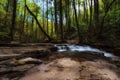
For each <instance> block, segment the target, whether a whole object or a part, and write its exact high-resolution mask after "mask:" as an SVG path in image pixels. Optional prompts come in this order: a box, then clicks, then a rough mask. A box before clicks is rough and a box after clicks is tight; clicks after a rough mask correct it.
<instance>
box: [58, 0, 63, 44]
mask: <svg viewBox="0 0 120 80" xmlns="http://www.w3.org/2000/svg"><path fill="white" fill-rule="evenodd" d="M59 5H60V6H59V9H60V34H61V36H60V38H61V41H62V42H63V41H64V36H63V10H62V0H60V4H59Z"/></svg>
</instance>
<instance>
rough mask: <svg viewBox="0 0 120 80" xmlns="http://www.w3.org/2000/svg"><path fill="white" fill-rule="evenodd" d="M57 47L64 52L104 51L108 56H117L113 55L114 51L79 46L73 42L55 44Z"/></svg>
mask: <svg viewBox="0 0 120 80" xmlns="http://www.w3.org/2000/svg"><path fill="white" fill-rule="evenodd" d="M55 47H57V48H58V52H64V51H79V52H86V51H90V52H97V53H104V56H106V57H117V56H115V55H113V54H112V53H109V52H106V51H102V50H99V49H97V48H93V47H90V46H79V45H73V44H62V45H57V44H56V45H55Z"/></svg>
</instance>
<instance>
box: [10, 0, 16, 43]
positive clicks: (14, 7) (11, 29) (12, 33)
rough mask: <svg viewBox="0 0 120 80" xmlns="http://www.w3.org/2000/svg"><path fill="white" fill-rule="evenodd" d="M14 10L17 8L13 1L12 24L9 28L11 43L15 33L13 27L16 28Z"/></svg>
mask: <svg viewBox="0 0 120 80" xmlns="http://www.w3.org/2000/svg"><path fill="white" fill-rule="evenodd" d="M16 8H17V0H13V14H12V24H11V28H10V36H11V41H13V40H14V33H15V26H16Z"/></svg>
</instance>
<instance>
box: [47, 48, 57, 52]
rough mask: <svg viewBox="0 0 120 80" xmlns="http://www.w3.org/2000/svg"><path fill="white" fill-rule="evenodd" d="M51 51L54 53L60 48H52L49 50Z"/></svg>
mask: <svg viewBox="0 0 120 80" xmlns="http://www.w3.org/2000/svg"><path fill="white" fill-rule="evenodd" d="M49 49H50V51H53V52H55V51H57V50H58V48H57V47H51V48H49Z"/></svg>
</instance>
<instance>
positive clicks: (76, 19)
mask: <svg viewBox="0 0 120 80" xmlns="http://www.w3.org/2000/svg"><path fill="white" fill-rule="evenodd" d="M73 8H74V14H75V22H76V28H77V34H78V41H79V42H80V29H79V23H78V18H77V10H76V6H75V0H73Z"/></svg>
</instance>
